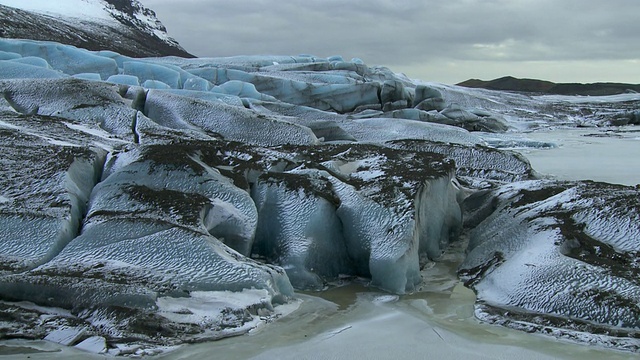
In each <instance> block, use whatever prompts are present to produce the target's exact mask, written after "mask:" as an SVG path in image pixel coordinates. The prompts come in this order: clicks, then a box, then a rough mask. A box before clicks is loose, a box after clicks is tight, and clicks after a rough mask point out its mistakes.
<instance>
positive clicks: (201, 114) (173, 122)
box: [144, 90, 317, 145]
mask: <svg viewBox="0 0 640 360" xmlns="http://www.w3.org/2000/svg"><path fill="white" fill-rule="evenodd" d="M144 112H145V115H146V116H147V117H149V118H150V119H151V120H153V121H155V122H156V123H158V124H160V125H163V126H166V127H169V128H178V129H180V128H192V129H193V128H199V129H202V130H203V131H204V132H207V133H215V134H219V135H220V136H222V137H223V138H224V139H225V140H230V141H242V142H246V143H251V144H258V145H280V144H313V143H315V142H317V138H316V137H315V135H313V132H312V131H311V130H310V129H309V128H306V127H303V126H300V125H296V124H292V123H289V122H286V121H282V120H278V119H277V118H269V117H266V116H263V115H259V114H256V113H254V112H253V111H251V110H248V109H245V108H240V107H235V106H230V105H227V104H224V103H220V102H211V101H204V100H199V99H193V98H186V97H183V96H178V95H174V94H171V93H168V92H162V91H154V90H151V91H149V93H148V95H147V100H146V103H145V111H144Z"/></svg>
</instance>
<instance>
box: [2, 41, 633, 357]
mask: <svg viewBox="0 0 640 360" xmlns="http://www.w3.org/2000/svg"><path fill="white" fill-rule="evenodd" d="M0 57H1V58H2V59H4V60H0V92H2V97H0V137H2V140H3V141H2V151H3V154H4V156H3V158H2V160H1V161H0V164H1V165H0V166H1V169H0V170H1V171H2V173H3V177H2V178H1V179H0V183H1V184H2V188H1V190H0V225H1V226H2V227H3V229H5V231H4V232H3V234H2V235H0V246H1V247H2V249H3V251H2V255H0V258H1V259H2V267H0V299H1V300H2V301H3V304H5V306H9V308H10V310H8V311H27V312H28V311H33V309H25V308H24V307H22V308H21V306H22V305H20V304H23V303H24V302H25V301H26V302H32V303H35V304H37V305H38V306H48V307H56V308H62V309H65V311H67V312H68V313H65V314H66V315H65V316H62V317H61V316H59V315H51V316H53V318H55V319H56V322H53V321H52V322H48V323H47V324H45V325H43V324H40V323H38V320H34V319H38V318H39V315H38V316H35V317H31V318H29V319H31V320H29V319H25V320H24V321H23V323H21V325H19V326H17V325H16V326H15V327H13V328H11V329H1V330H0V331H2V332H1V334H3V336H12V337H25V336H31V337H34V338H44V337H45V336H46V335H47V334H49V333H53V332H54V331H55V330H56V329H60V328H66V327H73V328H79V329H84V330H82V335H81V336H80V337H81V338H82V340H85V341H86V340H88V339H90V341H88V342H87V343H85V344H84V345H82V346H83V347H85V346H86V347H88V348H91V349H99V350H100V351H102V350H103V347H102V344H103V340H104V343H105V344H106V347H107V350H108V351H116V350H117V349H120V348H122V346H123V342H126V339H134V340H133V341H134V342H136V343H137V344H139V345H140V346H142V347H144V346H151V345H154V346H157V345H175V344H181V343H188V342H194V341H204V340H210V339H218V338H221V337H225V336H231V335H236V334H239V333H244V332H247V331H249V330H250V329H251V328H253V327H255V326H257V325H258V323H259V322H261V321H263V322H264V321H271V320H272V319H274V318H276V317H278V316H281V313H280V312H279V310H278V309H280V308H283V307H284V306H285V305H283V304H287V303H289V304H295V303H296V301H297V300H296V299H295V297H296V291H298V290H306V291H308V290H311V291H321V290H323V289H326V288H327V287H330V286H332V284H335V283H336V282H339V281H340V280H341V279H345V278H351V279H353V278H359V279H366V281H367V282H368V284H369V285H371V286H373V287H377V288H378V289H381V290H384V291H387V292H390V293H394V294H410V293H413V292H416V291H420V284H421V283H422V282H423V280H424V279H423V276H425V272H424V271H423V270H424V269H425V268H428V267H429V266H431V265H432V264H433V263H434V262H437V261H439V260H440V259H441V257H442V256H443V254H444V253H446V251H447V249H449V247H450V245H451V244H453V243H459V242H460V241H461V234H466V232H468V231H470V237H471V239H470V241H469V247H468V255H467V257H466V260H465V261H464V263H463V264H462V265H461V268H460V274H461V277H462V278H463V279H465V281H466V284H467V285H468V286H470V287H471V288H472V289H474V291H475V292H476V293H477V295H478V304H477V309H476V313H477V315H478V317H480V318H481V319H483V320H486V321H491V322H495V323H500V324H503V325H507V326H512V327H519V328H527V327H529V328H530V329H534V330H536V331H541V332H546V331H557V330H556V329H562V330H561V331H564V332H566V333H567V334H569V333H570V332H571V331H587V332H589V331H591V332H596V333H597V332H602V331H607V332H609V333H610V334H612V336H620V337H624V336H631V335H632V334H634V332H635V331H636V329H637V328H638V326H640V325H639V324H638V323H637V318H638V316H637V315H638V313H637V311H636V310H637V309H636V308H635V307H634V305H633V304H635V303H637V300H638V298H637V296H638V294H636V293H637V291H636V290H637V289H636V287H637V284H636V282H637V281H636V280H635V277H636V276H635V275H637V274H636V270H637V269H636V268H637V263H636V262H634V257H635V256H636V255H637V252H638V251H640V249H639V246H640V243H639V242H638V239H639V237H640V234H639V233H638V231H637V223H638V220H639V219H638V204H637V195H638V194H637V192H638V190H637V188H633V187H621V186H615V185H608V184H600V183H591V182H573V183H570V182H559V181H552V180H542V179H540V178H541V176H540V174H538V173H537V172H536V171H535V170H534V169H532V167H531V165H530V163H529V161H528V160H527V159H526V158H525V157H524V156H522V155H521V154H520V153H519V152H516V151H514V150H513V149H514V148H515V149H518V148H520V149H522V148H544V147H551V146H554V145H553V144H548V143H541V142H536V141H527V140H523V139H522V138H521V137H515V136H513V135H514V133H520V132H524V131H533V130H537V129H543V128H553V127H556V126H566V127H578V126H581V127H584V126H603V125H626V124H630V123H633V122H634V121H637V118H638V116H637V106H636V105H637V101H639V100H640V97H639V96H638V95H637V94H625V95H624V96H619V97H615V98H608V99H606V101H604V100H602V99H579V100H576V99H575V98H563V97H534V96H532V95H527V94H518V93H501V92H500V93H498V92H491V91H487V90H478V89H475V90H470V89H464V88H459V87H453V86H447V85H442V84H435V83H426V82H421V81H418V80H411V79H408V78H406V77H405V76H403V75H402V74H395V73H393V72H392V71H391V70H389V69H387V68H385V67H379V66H368V65H366V64H364V63H363V62H362V61H361V60H359V59H353V60H351V61H345V60H344V59H343V58H342V57H340V56H333V57H330V58H321V57H315V56H311V55H298V56H237V57H229V58H197V59H184V58H177V57H160V58H132V57H129V56H126V55H122V54H118V53H115V52H112V51H88V50H84V49H79V48H75V47H72V46H68V45H62V44H59V43H54V42H45V41H34V40H17V39H0ZM585 104H588V105H585ZM585 106H590V107H591V106H593V107H595V108H597V109H598V111H594V112H591V113H586V112H584V111H582V108H583V107H585ZM634 106H636V107H634ZM549 109H552V110H549ZM550 111H551V113H550ZM579 114H580V115H579ZM621 119H623V120H624V119H626V121H622V120H621ZM471 229H472V230H471ZM462 238H464V236H462ZM559 274H561V276H559ZM225 299H226V300H225ZM199 303H200V304H208V305H210V306H212V310H211V311H212V313H211V314H208V313H207V312H206V311H203V310H202V306H204V305H198V304H199ZM7 304H9V305H7ZM505 313H507V315H504V314H505ZM158 324H159V325H158ZM158 326H160V327H161V328H162V329H163V330H162V332H161V333H160V334H158V331H157V327H158ZM34 329H36V330H34ZM545 329H553V330H545ZM78 331H79V330H78ZM77 333H78V332H76V334H77ZM54 334H55V333H54ZM78 340H81V339H78ZM76 342H79V341H76ZM74 343H75V342H74ZM117 351H119V350H117Z"/></svg>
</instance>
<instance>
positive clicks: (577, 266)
mask: <svg viewBox="0 0 640 360" xmlns="http://www.w3.org/2000/svg"><path fill="white" fill-rule="evenodd" d="M484 198H485V204H486V205H484V206H478V204H477V199H476V201H474V203H475V206H473V208H472V209H471V210H472V211H473V212H476V213H478V212H480V213H482V212H484V213H485V215H484V216H485V220H484V221H482V222H481V223H480V224H479V225H478V226H477V227H476V228H475V229H474V230H473V231H472V233H471V239H470V244H469V254H468V256H467V259H466V260H465V261H464V263H463V264H462V265H461V268H460V273H461V274H462V276H463V277H464V278H465V279H466V280H467V285H468V286H471V287H472V288H473V289H475V291H476V292H477V295H478V306H479V307H480V309H481V311H480V312H478V314H479V315H480V316H482V317H483V318H486V319H487V320H490V321H499V322H501V323H504V324H506V325H508V326H514V327H518V328H528V329H532V330H537V331H543V330H544V329H545V328H547V327H551V328H560V329H562V331H564V332H567V331H569V332H571V331H586V332H590V333H607V334H609V335H611V336H622V337H625V336H629V335H630V334H635V333H636V332H637V329H638V328H639V327H640V321H639V319H640V310H639V309H638V306H637V304H638V303H639V302H640V284H639V283H638V276H639V275H640V267H639V266H638V261H637V254H638V253H639V251H640V230H639V228H638V226H637V224H638V222H639V221H640V202H639V200H638V199H640V193H639V192H638V189H636V188H632V187H625V186H619V185H611V184H605V183H595V182H557V181H535V182H531V181H530V182H520V183H513V184H510V185H505V186H503V187H501V188H498V189H497V190H495V191H493V193H490V194H485V196H484ZM487 207H489V208H494V209H496V211H495V212H493V213H491V214H490V215H487V212H486V211H484V210H483V209H485V208H487ZM473 212H472V214H473ZM505 310H506V311H505Z"/></svg>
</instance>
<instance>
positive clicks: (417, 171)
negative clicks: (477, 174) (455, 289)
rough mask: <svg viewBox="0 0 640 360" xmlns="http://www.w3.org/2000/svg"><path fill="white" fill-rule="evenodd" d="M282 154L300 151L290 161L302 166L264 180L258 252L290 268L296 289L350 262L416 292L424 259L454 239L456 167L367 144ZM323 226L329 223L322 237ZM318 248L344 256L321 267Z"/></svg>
mask: <svg viewBox="0 0 640 360" xmlns="http://www.w3.org/2000/svg"><path fill="white" fill-rule="evenodd" d="M280 150H281V151H293V153H294V154H295V156H294V157H291V158H290V159H289V161H290V162H294V164H297V166H296V165H293V164H292V165H291V167H292V168H293V169H292V170H289V171H285V172H284V173H283V174H271V173H270V174H268V175H263V176H262V177H260V178H258V181H257V183H256V185H255V186H254V188H253V195H254V199H255V200H256V203H257V205H258V208H259V211H260V214H261V216H264V218H262V219H259V225H258V227H259V229H261V231H260V232H259V235H258V238H257V240H256V241H257V242H256V246H255V247H254V250H256V251H257V253H259V254H262V255H264V256H267V258H269V259H273V260H274V261H276V262H277V263H278V264H280V265H282V266H283V267H284V268H285V269H287V270H288V271H289V272H290V273H291V276H292V279H293V281H294V285H301V286H303V287H318V286H319V284H320V280H323V281H325V279H330V278H332V277H335V276H337V275H339V273H337V271H344V270H340V267H341V266H342V265H341V264H343V263H346V264H348V265H349V267H350V268H349V272H348V273H354V274H357V275H360V276H365V277H370V278H371V280H372V284H374V285H375V286H378V287H380V288H382V289H385V290H387V291H391V292H394V293H405V292H407V291H412V290H413V289H414V288H415V287H416V286H417V285H418V284H419V283H420V281H421V278H420V261H421V257H423V258H424V259H426V258H437V257H439V256H440V255H441V252H442V250H443V249H444V248H445V247H446V246H447V245H448V243H449V241H451V240H453V239H455V238H456V237H457V233H458V231H459V229H460V226H461V213H460V207H459V205H458V202H457V189H456V188H455V187H454V186H453V185H452V183H451V180H452V177H453V162H451V161H449V160H446V159H444V158H443V157H442V156H440V155H437V154H433V153H426V152H415V151H413V152H408V151H403V150H397V149H390V148H387V147H383V146H376V145H364V144H349V145H322V146H312V147H307V148H297V149H293V148H291V147H283V148H281V149H280ZM272 172H273V171H272ZM296 195H297V196H296ZM333 209H335V215H334V210H333ZM334 216H337V218H338V219H339V222H336V221H335V219H334ZM320 223H326V224H332V225H331V227H330V228H329V229H328V230H325V233H323V232H317V224H320ZM340 228H341V230H340ZM340 231H341V234H339V235H338V234H335V235H334V232H340ZM326 232H329V233H330V234H332V235H331V236H327V233H326ZM340 238H343V239H344V247H345V248H346V254H347V256H348V259H349V261H348V262H345V261H344V260H343V259H342V256H341V255H339V254H340V253H341V250H340V249H341V248H342V246H340V245H339V244H338V243H336V240H338V241H339V240H340ZM313 249H318V251H319V252H320V253H323V252H326V251H329V250H327V249H333V250H332V251H333V252H334V253H335V254H337V257H336V258H332V259H333V260H332V261H331V262H326V261H325V262H324V264H322V263H320V264H319V265H318V262H317V261H316V260H315V259H314V256H315V254H314V251H313ZM338 265H340V266H338ZM314 275H317V276H318V277H316V276H314Z"/></svg>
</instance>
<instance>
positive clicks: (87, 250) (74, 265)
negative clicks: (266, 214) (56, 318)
mask: <svg viewBox="0 0 640 360" xmlns="http://www.w3.org/2000/svg"><path fill="white" fill-rule="evenodd" d="M214 144H215V143H214ZM200 145H201V146H202V147H203V148H202V149H201V150H202V151H199V149H198V146H197V145H196V144H193V143H191V144H182V145H179V144H169V145H166V144H165V145H161V144H157V145H151V146H146V147H142V149H137V150H129V151H127V152H123V153H122V154H123V155H122V156H123V157H125V158H126V159H123V160H122V161H117V159H116V160H113V157H112V158H111V159H110V161H109V162H108V163H107V166H106V169H105V178H104V179H103V180H102V181H101V182H100V183H99V184H98V185H97V186H96V187H95V188H94V190H93V192H92V195H91V199H90V201H89V208H88V210H87V215H86V218H85V220H84V223H83V227H82V232H81V234H80V236H78V237H76V238H74V239H73V240H72V241H71V242H70V243H69V244H68V245H67V246H66V247H64V249H62V251H61V252H60V253H59V254H58V255H57V256H56V257H55V258H53V259H51V260H50V261H48V262H46V263H45V264H42V265H41V266H39V267H38V268H36V269H33V270H32V271H29V272H27V273H24V274H21V275H19V276H18V275H16V276H12V277H5V278H0V292H2V295H3V296H7V297H8V298H12V299H15V298H20V299H23V300H30V301H34V302H37V303H41V304H47V305H51V306H61V307H65V308H70V307H73V308H86V307H94V306H99V307H105V306H111V305H113V306H124V307H135V308H147V307H153V306H154V303H155V299H156V297H157V296H159V295H163V296H186V295H188V293H189V292H192V291H242V290H243V289H252V288H254V289H264V290H265V291H266V292H267V294H268V295H269V298H268V299H266V300H265V301H268V302H272V301H273V302H278V301H283V300H284V297H287V296H290V295H292V294H293V292H292V288H291V284H290V282H289V280H288V278H287V276H286V274H285V273H284V271H283V270H282V269H280V268H277V267H273V266H269V265H263V264H259V263H257V262H255V261H253V260H251V259H249V258H247V257H245V256H244V255H243V254H246V255H248V254H249V251H250V249H251V247H252V245H253V239H254V236H255V230H256V222H257V212H256V209H255V205H254V203H253V201H252V200H251V198H250V196H249V194H248V193H247V192H246V191H244V190H242V189H240V188H238V187H236V186H235V185H234V184H233V183H232V181H231V180H229V179H228V178H226V177H224V176H222V175H221V174H220V172H219V171H218V170H216V169H215V168H213V167H210V166H209V165H207V164H206V163H205V159H203V158H201V157H204V154H206V155H207V156H206V157H207V158H210V157H211V156H216V153H217V151H213V153H208V152H207V145H208V143H207V142H202V143H200ZM209 151H211V150H209ZM130 153H133V154H130ZM116 157H117V156H116ZM207 161H211V160H210V159H207ZM231 247H233V248H235V249H237V251H236V250H233V249H232V248H231ZM241 252H242V253H243V254H241ZM78 259H82V261H78ZM77 274H83V276H80V277H79V276H77ZM7 294H13V295H7Z"/></svg>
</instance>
